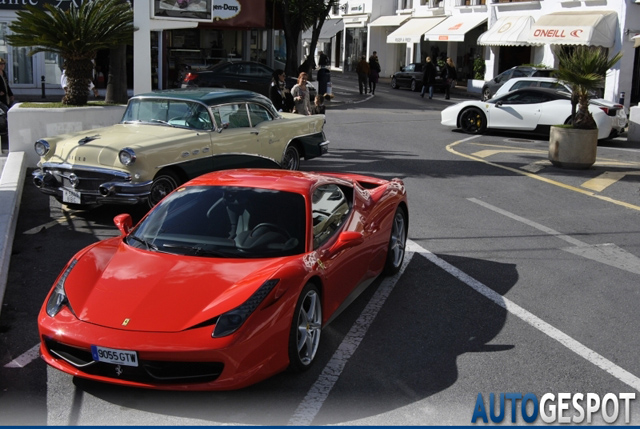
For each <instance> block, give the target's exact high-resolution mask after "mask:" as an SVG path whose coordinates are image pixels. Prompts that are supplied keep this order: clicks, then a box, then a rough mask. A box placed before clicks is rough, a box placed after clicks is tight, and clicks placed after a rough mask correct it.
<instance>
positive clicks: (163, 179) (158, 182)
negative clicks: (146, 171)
mask: <svg viewBox="0 0 640 429" xmlns="http://www.w3.org/2000/svg"><path fill="white" fill-rule="evenodd" d="M180 183H181V180H180V179H179V178H178V176H177V175H176V174H175V173H173V172H171V171H169V170H164V171H160V172H159V173H158V174H157V175H156V177H154V179H153V183H152V184H151V190H150V192H149V198H148V200H147V201H148V202H149V207H153V206H155V205H156V204H158V203H159V202H160V200H161V199H163V198H164V197H165V196H167V195H168V194H169V193H171V191H173V190H174V189H176V188H177V187H178V185H179V184H180Z"/></svg>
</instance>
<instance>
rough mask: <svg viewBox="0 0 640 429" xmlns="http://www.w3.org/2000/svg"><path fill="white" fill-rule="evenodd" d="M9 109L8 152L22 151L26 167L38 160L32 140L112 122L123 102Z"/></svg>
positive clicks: (118, 117) (36, 162)
mask: <svg viewBox="0 0 640 429" xmlns="http://www.w3.org/2000/svg"><path fill="white" fill-rule="evenodd" d="M20 106H21V103H17V104H16V105H14V106H12V107H11V109H9V116H8V117H7V120H8V122H9V152H24V153H25V164H26V166H27V168H35V167H36V166H37V164H38V161H39V160H40V157H38V155H36V152H35V151H34V150H33V144H34V143H35V142H36V140H39V139H41V138H45V137H51V136H56V135H58V134H65V133H70V132H74V131H82V130H90V129H93V128H99V127H105V126H109V125H113V124H116V123H118V122H120V120H121V119H122V114H123V113H124V109H125V108H126V106H125V105H117V106H83V107H64V108H37V107H20Z"/></svg>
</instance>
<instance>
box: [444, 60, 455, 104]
mask: <svg viewBox="0 0 640 429" xmlns="http://www.w3.org/2000/svg"><path fill="white" fill-rule="evenodd" d="M442 78H443V79H444V83H445V86H444V98H445V100H448V99H449V96H450V94H451V88H453V87H455V86H456V83H457V82H456V80H457V79H458V73H457V72H456V65H455V64H454V63H453V60H452V59H451V57H449V58H447V62H446V63H445V65H444V67H443V68H442Z"/></svg>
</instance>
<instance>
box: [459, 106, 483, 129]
mask: <svg viewBox="0 0 640 429" xmlns="http://www.w3.org/2000/svg"><path fill="white" fill-rule="evenodd" d="M460 128H461V129H462V131H464V132H465V133H467V134H482V133H483V132H484V130H485V129H486V128H487V118H486V116H484V113H482V111H481V110H480V109H478V108H476V107H471V108H468V109H465V110H463V111H462V113H461V114H460Z"/></svg>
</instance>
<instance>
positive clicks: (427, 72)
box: [420, 57, 438, 100]
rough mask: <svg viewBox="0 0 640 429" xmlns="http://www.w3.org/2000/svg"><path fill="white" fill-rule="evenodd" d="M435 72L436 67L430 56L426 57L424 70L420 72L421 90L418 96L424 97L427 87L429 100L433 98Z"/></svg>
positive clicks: (436, 70)
mask: <svg viewBox="0 0 640 429" xmlns="http://www.w3.org/2000/svg"><path fill="white" fill-rule="evenodd" d="M437 72H438V69H437V68H436V65H435V64H434V63H433V61H431V57H427V59H426V64H425V65H424V71H423V72H422V92H420V97H422V98H424V93H425V92H426V90H427V88H429V100H431V99H432V98H433V85H434V84H435V83H436V73H437Z"/></svg>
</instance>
